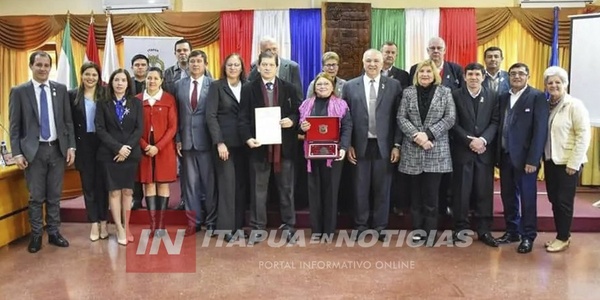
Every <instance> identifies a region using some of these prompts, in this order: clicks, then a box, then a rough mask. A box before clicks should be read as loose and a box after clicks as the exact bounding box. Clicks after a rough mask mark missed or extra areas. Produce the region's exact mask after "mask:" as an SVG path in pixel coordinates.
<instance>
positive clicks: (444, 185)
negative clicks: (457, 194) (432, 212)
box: [438, 172, 453, 215]
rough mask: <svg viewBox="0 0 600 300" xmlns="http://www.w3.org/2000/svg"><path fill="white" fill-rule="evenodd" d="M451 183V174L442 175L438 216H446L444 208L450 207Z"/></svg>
mask: <svg viewBox="0 0 600 300" xmlns="http://www.w3.org/2000/svg"><path fill="white" fill-rule="evenodd" d="M452 182H453V180H452V172H450V173H442V179H441V180H440V187H439V189H440V190H439V194H438V198H439V202H438V211H439V213H440V215H446V208H448V207H452V197H453V196H452Z"/></svg>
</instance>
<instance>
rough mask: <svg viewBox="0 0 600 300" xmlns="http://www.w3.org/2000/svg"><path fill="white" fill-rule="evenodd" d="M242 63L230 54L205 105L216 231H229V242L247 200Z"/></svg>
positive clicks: (241, 223) (237, 227) (227, 238)
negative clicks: (213, 153) (242, 135)
mask: <svg viewBox="0 0 600 300" xmlns="http://www.w3.org/2000/svg"><path fill="white" fill-rule="evenodd" d="M245 73H246V72H245V69H244V62H243V61H242V59H241V57H240V56H239V54H237V53H233V54H230V55H229V56H227V58H226V59H225V62H224V63H223V65H222V66H221V79H220V80H217V81H214V82H212V83H211V85H210V88H209V90H208V97H207V102H206V123H207V124H208V129H209V131H210V135H211V138H212V141H213V144H214V145H215V147H216V150H217V151H216V156H217V157H216V158H215V169H216V172H217V184H218V191H219V193H218V194H219V199H218V205H217V207H218V212H217V228H218V229H220V230H231V234H226V235H225V240H226V241H230V240H232V239H234V238H237V237H239V236H240V235H241V234H243V232H241V231H240V233H239V234H238V235H236V234H235V232H236V231H237V230H240V229H242V226H243V225H244V212H245V206H246V203H247V199H248V190H247V187H248V183H247V181H248V157H247V154H246V147H245V145H244V142H243V141H242V139H241V138H240V135H239V133H238V128H237V124H238V111H239V103H240V94H241V91H242V85H243V84H244V83H245V81H246V75H245Z"/></svg>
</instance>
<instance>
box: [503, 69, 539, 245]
mask: <svg viewBox="0 0 600 300" xmlns="http://www.w3.org/2000/svg"><path fill="white" fill-rule="evenodd" d="M508 74H509V76H510V91H509V92H508V93H504V94H502V95H501V96H500V126H499V129H500V130H499V134H498V141H499V142H500V147H498V150H499V151H498V155H499V167H500V187H501V191H500V193H501V196H502V204H503V206H504V221H505V222H506V233H505V234H504V235H503V236H502V237H500V238H499V239H498V242H499V243H501V244H503V243H512V242H518V241H519V240H521V244H520V245H519V247H518V248H517V251H518V252H519V253H528V252H531V249H532V248H533V241H534V240H535V238H536V236H537V184H536V180H537V173H538V169H539V166H540V160H541V158H542V153H543V151H544V145H545V143H546V135H547V132H548V130H547V129H548V115H549V110H550V108H549V106H548V102H547V101H546V97H545V95H544V93H543V92H541V91H539V90H536V89H534V88H532V87H530V86H528V85H527V81H528V79H529V67H527V65H525V64H523V63H516V64H514V65H512V66H511V67H510V69H509V70H508ZM519 204H520V206H521V210H522V216H519Z"/></svg>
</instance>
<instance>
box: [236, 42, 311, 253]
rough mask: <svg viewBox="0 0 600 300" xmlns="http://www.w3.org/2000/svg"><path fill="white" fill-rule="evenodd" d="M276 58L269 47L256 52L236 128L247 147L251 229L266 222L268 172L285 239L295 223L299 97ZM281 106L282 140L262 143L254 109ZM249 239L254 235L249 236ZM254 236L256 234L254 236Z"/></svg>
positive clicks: (243, 93)
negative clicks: (256, 74) (274, 187)
mask: <svg viewBox="0 0 600 300" xmlns="http://www.w3.org/2000/svg"><path fill="white" fill-rule="evenodd" d="M278 64H279V60H278V59H277V55H275V54H273V53H272V52H271V51H265V52H262V53H261V54H260V55H259V56H258V72H259V74H260V77H259V78H258V79H256V80H254V81H252V82H251V83H250V84H247V85H245V86H244V87H242V93H241V101H240V111H239V131H240V136H241V138H242V141H244V142H245V143H246V145H248V147H250V149H251V150H250V190H251V194H252V195H251V204H250V225H251V226H252V227H253V229H259V230H261V229H265V227H266V226H267V198H268V193H269V181H270V178H271V172H273V175H274V180H275V183H276V185H277V190H278V191H279V207H280V210H281V221H282V224H281V226H280V227H279V228H280V229H283V234H284V235H285V236H286V238H287V240H288V242H289V241H290V239H291V237H292V236H293V231H294V226H295V225H296V212H295V210H294V159H295V158H296V150H297V147H296V142H297V133H298V119H299V112H298V108H299V107H300V101H301V100H300V99H299V98H298V93H297V91H296V88H295V87H294V86H293V85H292V84H291V83H289V82H286V81H284V80H281V79H279V78H277V76H276V74H277V67H278ZM277 106H279V107H280V109H281V120H280V122H279V125H280V126H281V144H280V145H264V146H263V145H261V143H260V141H259V140H257V139H256V131H255V126H256V125H255V124H256V123H255V122H256V120H255V118H256V117H255V109H256V108H262V107H277ZM251 239H253V238H252V237H251ZM254 240H256V238H254Z"/></svg>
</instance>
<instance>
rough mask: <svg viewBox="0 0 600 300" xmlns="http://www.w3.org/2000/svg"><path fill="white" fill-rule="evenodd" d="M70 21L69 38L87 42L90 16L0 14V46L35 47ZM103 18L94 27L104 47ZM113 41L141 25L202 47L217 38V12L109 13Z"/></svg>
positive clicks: (129, 33)
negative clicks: (180, 37) (110, 15)
mask: <svg viewBox="0 0 600 300" xmlns="http://www.w3.org/2000/svg"><path fill="white" fill-rule="evenodd" d="M67 18H69V19H70V22H71V38H73V39H74V40H75V41H77V42H79V43H83V44H85V43H86V41H87V31H88V27H89V24H90V15H72V14H69V15H54V16H1V17H0V45H1V46H6V47H8V48H12V49H18V50H30V49H33V48H37V47H39V46H40V45H42V44H43V43H45V42H46V41H47V40H48V39H50V38H52V37H53V36H55V35H56V34H58V33H59V32H60V31H62V30H63V28H64V27H65V25H66V23H67ZM106 23H107V19H106V17H104V16H102V15H100V16H98V17H97V18H96V19H95V22H94V28H95V30H96V39H97V44H98V47H103V46H104V40H105V35H106ZM112 26H113V33H114V35H115V42H117V43H121V42H122V41H123V38H122V36H124V35H126V36H127V35H134V34H135V33H136V32H138V31H139V30H140V28H142V27H147V28H149V29H150V32H152V33H153V34H154V35H157V36H182V37H185V38H186V39H188V40H190V42H191V43H192V45H193V46H195V47H204V46H207V45H210V44H212V43H213V42H215V41H217V40H218V38H219V13H218V12H185V13H182V12H164V13H162V14H132V15H113V16H112Z"/></svg>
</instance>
